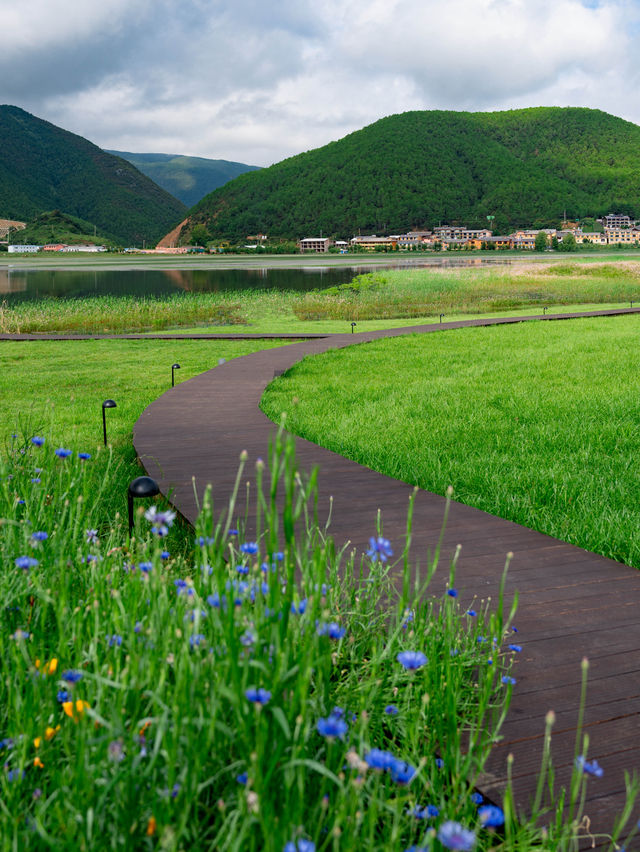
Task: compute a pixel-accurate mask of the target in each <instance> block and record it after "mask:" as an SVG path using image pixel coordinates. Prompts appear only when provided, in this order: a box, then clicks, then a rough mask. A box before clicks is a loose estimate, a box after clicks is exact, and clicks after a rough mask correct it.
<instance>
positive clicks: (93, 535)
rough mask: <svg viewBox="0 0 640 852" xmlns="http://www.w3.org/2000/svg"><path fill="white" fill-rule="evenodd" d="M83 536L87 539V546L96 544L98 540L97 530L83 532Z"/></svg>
mask: <svg viewBox="0 0 640 852" xmlns="http://www.w3.org/2000/svg"><path fill="white" fill-rule="evenodd" d="M84 532H85V535H86V537H87V544H98V543H99V541H100V539H99V538H98V530H85V531H84Z"/></svg>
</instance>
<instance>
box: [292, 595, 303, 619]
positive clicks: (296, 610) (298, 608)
mask: <svg viewBox="0 0 640 852" xmlns="http://www.w3.org/2000/svg"><path fill="white" fill-rule="evenodd" d="M306 609H307V599H306V598H303V600H301V601H300V603H295V601H294V602H293V603H292V604H291V613H292V614H293V615H303V613H305V612H306Z"/></svg>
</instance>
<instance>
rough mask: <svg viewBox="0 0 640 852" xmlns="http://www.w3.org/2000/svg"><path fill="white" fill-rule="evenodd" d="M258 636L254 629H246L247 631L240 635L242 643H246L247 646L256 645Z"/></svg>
mask: <svg viewBox="0 0 640 852" xmlns="http://www.w3.org/2000/svg"><path fill="white" fill-rule="evenodd" d="M256 639H257V636H256V634H255V633H254V632H253V631H252V630H245V632H244V633H243V634H242V636H241V637H240V644H241V645H244V647H245V648H250V647H251V646H252V645H255V642H256Z"/></svg>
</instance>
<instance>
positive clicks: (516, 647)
mask: <svg viewBox="0 0 640 852" xmlns="http://www.w3.org/2000/svg"><path fill="white" fill-rule="evenodd" d="M509 650H510V651H515V652H516V653H518V652H519V651H522V645H509Z"/></svg>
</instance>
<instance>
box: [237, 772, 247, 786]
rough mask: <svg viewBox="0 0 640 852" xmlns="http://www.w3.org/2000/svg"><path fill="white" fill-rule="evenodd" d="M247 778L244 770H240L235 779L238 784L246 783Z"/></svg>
mask: <svg viewBox="0 0 640 852" xmlns="http://www.w3.org/2000/svg"><path fill="white" fill-rule="evenodd" d="M248 780H249V776H248V775H247V773H246V772H241V773H240V775H236V781H237V782H238V784H246V783H247V781H248Z"/></svg>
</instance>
